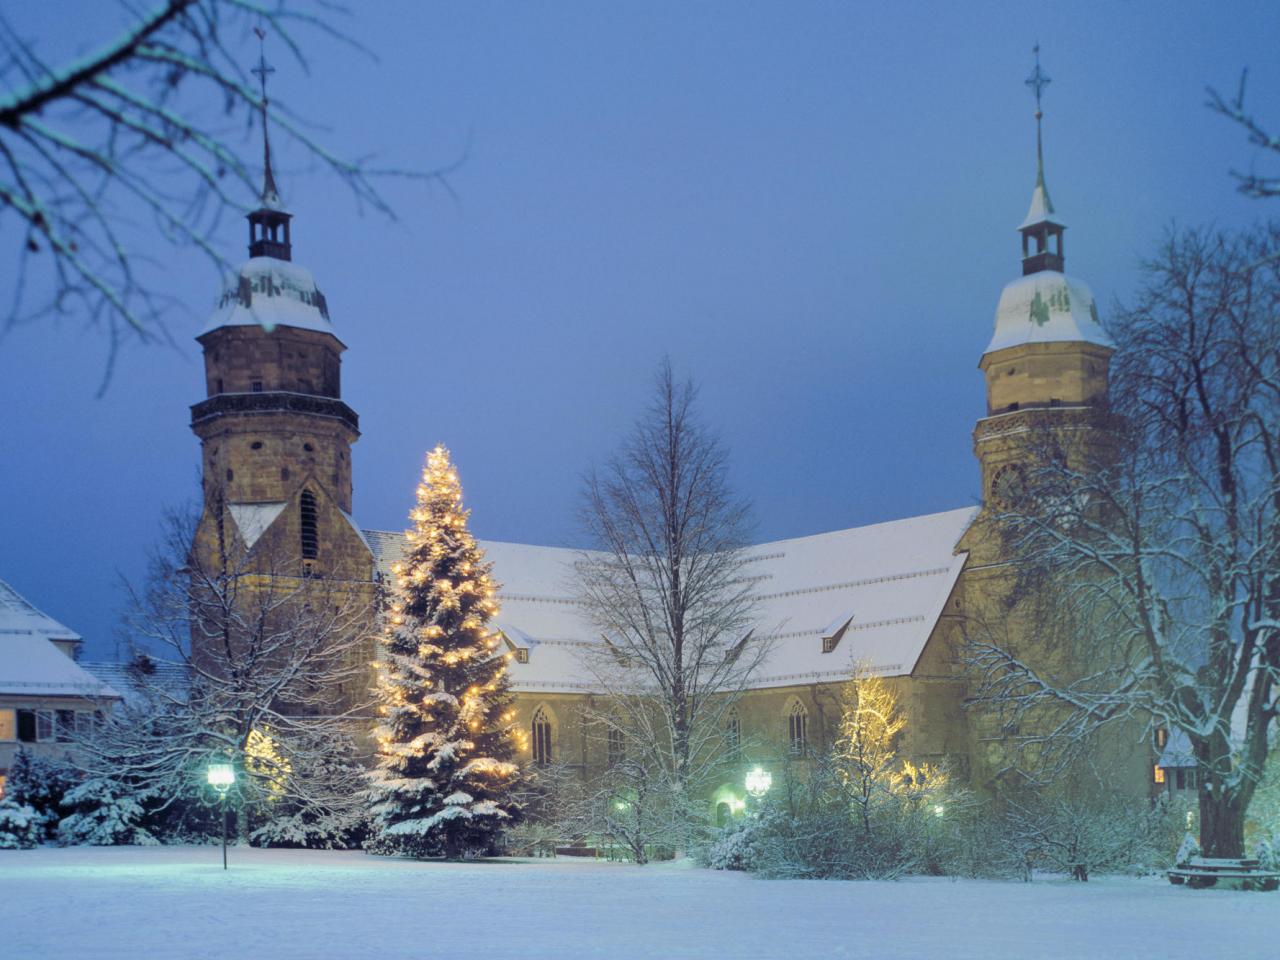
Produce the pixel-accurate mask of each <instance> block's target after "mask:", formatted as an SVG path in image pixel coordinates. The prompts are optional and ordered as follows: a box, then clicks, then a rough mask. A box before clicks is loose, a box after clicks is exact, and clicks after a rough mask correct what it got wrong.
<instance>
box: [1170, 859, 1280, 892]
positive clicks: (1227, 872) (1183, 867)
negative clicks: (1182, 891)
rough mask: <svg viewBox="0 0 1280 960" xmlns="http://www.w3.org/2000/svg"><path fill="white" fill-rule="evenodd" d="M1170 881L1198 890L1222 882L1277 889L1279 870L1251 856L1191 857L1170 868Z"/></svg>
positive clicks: (1262, 888)
mask: <svg viewBox="0 0 1280 960" xmlns="http://www.w3.org/2000/svg"><path fill="white" fill-rule="evenodd" d="M1169 882H1170V883H1175V884H1181V883H1185V884H1186V885H1187V886H1188V887H1191V888H1192V889H1197V890H1199V889H1203V888H1205V887H1214V886H1219V885H1221V886H1224V887H1230V888H1231V889H1239V890H1275V889H1276V888H1277V887H1280V871H1277V870H1266V869H1264V868H1263V866H1262V863H1261V862H1260V861H1258V860H1256V859H1251V858H1245V859H1242V860H1233V859H1229V858H1215V857H1190V858H1188V860H1187V861H1186V863H1180V864H1178V865H1177V866H1176V867H1174V868H1173V869H1172V870H1170V871H1169Z"/></svg>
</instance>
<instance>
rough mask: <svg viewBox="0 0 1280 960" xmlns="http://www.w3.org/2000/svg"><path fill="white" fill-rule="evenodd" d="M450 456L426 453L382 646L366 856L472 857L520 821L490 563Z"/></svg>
mask: <svg viewBox="0 0 1280 960" xmlns="http://www.w3.org/2000/svg"><path fill="white" fill-rule="evenodd" d="M469 516H470V513H469V511H466V510H463V509H462V488H461V485H460V484H459V483H458V475H457V471H456V470H454V468H453V465H452V464H451V463H450V461H449V451H448V450H446V449H445V448H444V447H443V446H437V447H436V448H435V449H434V450H432V451H431V453H430V454H428V456H427V464H426V467H425V468H424V470H423V474H422V483H421V484H419V486H418V502H417V506H416V507H415V509H414V510H413V511H412V513H410V519H412V520H413V521H414V529H412V530H410V531H408V533H407V547H406V556H405V559H404V561H403V562H402V563H400V564H397V565H396V567H395V568H394V569H395V573H396V586H395V590H394V593H393V595H392V598H391V603H390V604H389V608H388V611H387V613H386V620H385V624H384V630H383V635H382V640H381V656H380V658H379V665H378V667H379V671H378V695H379V700H380V703H381V706H380V709H381V712H382V715H383V721H382V723H381V724H380V725H379V727H378V728H377V731H376V734H377V738H378V764H377V767H376V769H375V771H374V773H373V776H372V787H371V790H370V799H371V801H372V804H371V814H372V817H373V821H374V826H375V829H376V830H377V836H376V838H375V839H374V841H373V842H372V843H371V844H370V849H372V850H373V851H375V852H379V853H402V854H409V855H411V856H419V857H421V856H441V855H443V856H445V857H449V858H456V857H464V856H477V855H483V854H487V853H491V852H493V851H494V849H495V848H496V843H497V839H498V835H499V832H500V831H501V830H503V829H504V828H505V827H508V826H511V825H513V824H514V823H515V822H517V820H518V819H519V817H520V805H519V802H518V801H517V800H516V798H515V792H514V788H515V787H516V786H517V784H518V780H519V768H518V767H517V766H516V764H515V763H513V762H512V760H511V757H512V752H513V751H512V747H513V744H512V740H513V737H515V736H517V734H516V731H515V729H514V728H513V726H512V723H511V721H512V719H513V717H514V710H513V709H512V707H511V694H510V692H509V681H508V678H507V671H506V660H507V657H506V655H504V654H502V653H500V652H499V650H498V645H499V642H500V641H499V639H498V636H497V634H495V633H494V632H492V631H491V630H490V629H489V626H488V622H489V619H490V617H492V616H493V615H494V614H495V613H496V612H497V609H498V608H497V604H496V602H495V601H494V592H495V590H496V584H494V582H493V580H492V579H491V578H490V570H491V565H490V564H488V563H486V562H485V560H484V553H483V551H481V550H480V548H479V547H478V546H477V545H476V542H475V539H474V538H473V537H472V536H471V534H470V532H469V531H468V530H467V518H468V517H469Z"/></svg>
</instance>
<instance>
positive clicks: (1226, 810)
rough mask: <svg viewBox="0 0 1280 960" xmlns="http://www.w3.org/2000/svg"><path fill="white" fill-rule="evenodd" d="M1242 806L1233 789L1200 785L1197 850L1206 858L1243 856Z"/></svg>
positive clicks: (1243, 806)
mask: <svg viewBox="0 0 1280 960" xmlns="http://www.w3.org/2000/svg"><path fill="white" fill-rule="evenodd" d="M1244 809H1245V805H1244V804H1243V803H1242V802H1241V798H1240V797H1239V796H1237V795H1236V793H1235V792H1234V791H1224V790H1222V789H1221V786H1220V785H1217V788H1216V789H1213V790H1210V789H1208V785H1206V786H1204V787H1201V788H1200V849H1201V851H1202V852H1203V854H1204V855H1205V856H1206V857H1224V858H1231V859H1235V858H1239V857H1243V856H1244Z"/></svg>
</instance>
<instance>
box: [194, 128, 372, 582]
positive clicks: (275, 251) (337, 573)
mask: <svg viewBox="0 0 1280 960" xmlns="http://www.w3.org/2000/svg"><path fill="white" fill-rule="evenodd" d="M265 161H266V162H265V175H264V182H263V190H262V197H261V204H260V206H259V207H258V209H257V210H254V211H253V212H252V213H250V214H249V215H248V220H249V260H248V261H246V262H245V263H244V264H243V265H242V266H241V267H240V269H239V270H238V271H237V273H236V274H235V275H234V276H233V277H232V279H231V281H230V282H229V284H228V285H227V286H226V287H225V289H224V290H223V292H222V295H221V298H220V299H219V301H218V305H217V307H216V309H215V310H214V313H213V315H212V316H211V317H210V319H209V322H208V324H207V325H206V327H205V329H204V331H203V332H202V333H201V334H200V336H199V337H197V338H196V339H197V341H198V342H199V343H200V345H201V346H202V347H203V349H204V361H205V390H206V398H205V399H204V400H201V401H200V402H199V403H197V404H195V405H194V406H192V408H191V429H192V431H193V432H194V433H195V434H196V436H197V437H199V438H200V443H201V461H202V466H203V490H204V512H203V516H202V518H201V521H200V525H199V528H198V530H197V533H196V541H195V544H194V546H193V550H194V551H195V553H196V555H197V559H203V560H207V561H209V562H212V561H213V560H214V557H213V555H212V554H213V551H216V550H218V549H221V548H220V547H219V544H228V543H231V544H234V545H235V549H236V551H237V552H238V553H239V554H240V555H243V554H244V553H250V554H252V553H253V552H254V551H263V550H265V545H266V544H267V543H268V542H269V543H270V544H271V549H272V553H273V556H272V557H271V561H270V562H271V564H272V566H273V568H274V569H275V570H277V571H279V572H282V573H287V574H289V575H293V576H300V577H323V578H326V579H331V580H338V581H350V582H355V583H362V584H370V583H371V581H372V577H373V557H372V554H371V553H370V550H369V546H368V544H367V543H366V542H365V539H364V537H363V535H362V534H361V533H360V531H359V529H358V528H357V527H356V525H355V522H354V521H353V520H352V518H351V491H352V485H351V445H352V444H353V443H355V441H356V439H357V438H358V437H359V436H360V431H359V420H358V418H357V417H356V414H355V411H353V410H352V409H351V407H349V406H348V405H347V404H346V403H345V402H344V401H343V399H342V384H341V371H342V361H341V355H342V352H343V350H345V349H346V348H345V346H344V345H343V343H342V341H341V340H339V339H338V337H337V336H336V335H335V334H334V331H333V327H332V325H331V323H330V319H329V308H328V305H327V304H326V303H325V298H324V295H323V294H322V293H321V292H320V290H319V288H318V287H317V286H316V282H315V279H314V278H313V277H312V275H311V272H310V271H309V270H307V269H306V268H305V267H301V266H299V265H297V264H296V263H294V262H293V246H292V236H291V226H290V221H291V219H292V217H291V215H290V214H289V213H288V212H287V211H286V210H285V209H284V207H283V205H282V203H281V201H280V196H279V193H278V192H277V190H276V184H275V179H274V177H273V175H272V171H271V153H270V144H269V142H267V143H266V145H265Z"/></svg>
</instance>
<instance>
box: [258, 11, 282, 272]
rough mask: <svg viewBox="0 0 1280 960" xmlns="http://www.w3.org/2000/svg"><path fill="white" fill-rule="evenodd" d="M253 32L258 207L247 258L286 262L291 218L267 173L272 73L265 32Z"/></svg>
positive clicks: (273, 179)
mask: <svg viewBox="0 0 1280 960" xmlns="http://www.w3.org/2000/svg"><path fill="white" fill-rule="evenodd" d="M253 32H254V33H255V34H257V36H258V65H257V66H256V67H253V68H252V69H251V70H250V72H251V73H255V74H257V75H258V83H259V85H260V89H261V90H262V96H261V98H260V100H261V113H262V197H261V204H262V205H261V206H260V207H259V208H258V209H257V210H255V211H253V212H252V213H250V214H249V256H251V257H274V258H275V259H277V260H290V259H292V249H293V247H292V244H291V243H290V238H289V221H290V220H291V219H292V217H291V215H290V214H289V213H287V212H286V211H285V209H284V204H283V203H282V202H281V200H280V191H279V190H277V189H276V178H275V174H274V173H273V172H272V170H271V134H270V131H269V129H268V124H267V103H268V101H267V76H268V75H269V74H272V73H275V67H271V66H268V65H267V56H266V50H265V40H266V36H267V33H266V31H265V30H263V29H262V28H261V27H254V28H253Z"/></svg>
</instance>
